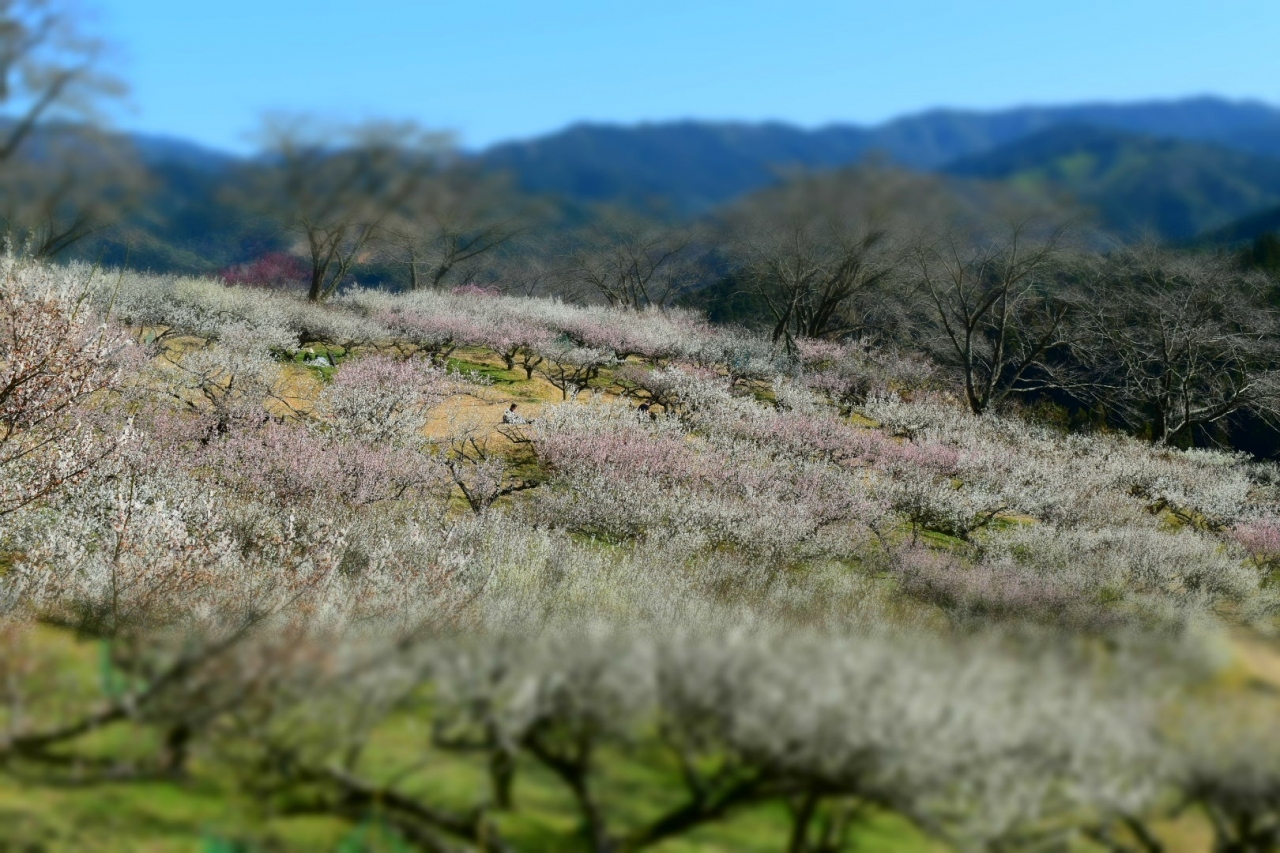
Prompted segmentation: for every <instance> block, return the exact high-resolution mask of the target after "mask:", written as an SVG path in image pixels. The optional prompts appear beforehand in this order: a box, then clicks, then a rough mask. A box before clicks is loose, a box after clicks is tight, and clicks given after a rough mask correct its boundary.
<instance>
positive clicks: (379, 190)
mask: <svg viewBox="0 0 1280 853" xmlns="http://www.w3.org/2000/svg"><path fill="white" fill-rule="evenodd" d="M265 135H266V139H267V152H268V155H269V156H268V160H269V163H268V165H267V166H266V167H263V168H261V169H260V173H259V176H258V177H259V179H260V180H259V181H258V182H256V186H255V187H254V189H253V192H255V194H261V195H262V196H264V198H261V199H260V203H261V202H265V203H266V204H267V205H269V207H270V208H271V211H272V213H273V214H274V216H275V217H276V218H277V219H278V221H280V222H281V224H282V225H283V226H284V227H285V228H286V229H287V230H289V231H291V232H293V233H295V234H297V235H298V236H299V237H301V238H302V239H303V240H304V241H305V243H306V254H307V256H308V257H309V259H310V262H311V280H310V283H309V285H308V288H307V298H308V299H309V300H311V301H312V302H321V301H323V300H325V299H328V298H329V297H330V296H332V295H333V293H334V292H336V291H337V289H338V288H339V287H340V286H341V285H342V284H343V283H344V282H345V281H346V280H347V277H348V276H349V275H350V273H351V271H352V270H353V268H354V267H355V266H356V264H357V263H359V262H360V261H361V260H363V259H364V258H365V256H366V255H367V254H368V253H369V252H370V251H371V250H372V248H373V246H374V244H375V242H376V241H377V240H378V239H380V238H381V237H383V236H384V235H385V233H386V225H387V223H388V222H389V220H390V219H391V218H392V217H393V216H394V215H396V214H397V213H399V212H401V211H402V210H403V208H404V206H405V205H406V204H407V203H408V202H409V201H410V199H412V198H413V197H414V195H415V194H416V193H417V192H418V191H419V190H420V189H421V187H422V186H423V184H424V182H425V180H426V179H427V177H428V176H429V175H430V174H431V173H432V172H434V171H435V170H436V169H437V168H438V165H439V163H440V160H441V158H442V156H443V155H444V154H445V153H446V152H447V147H446V143H447V140H446V139H445V138H444V137H442V136H440V135H439V134H429V133H424V132H422V131H420V130H418V129H417V128H414V127H411V126H397V125H386V124H366V125H357V126H351V127H338V128H322V127H318V126H314V125H308V124H307V123H306V122H298V121H294V122H280V121H275V122H269V123H268V125H267V129H266V132H265Z"/></svg>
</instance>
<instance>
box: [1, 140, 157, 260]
mask: <svg viewBox="0 0 1280 853" xmlns="http://www.w3.org/2000/svg"><path fill="white" fill-rule="evenodd" d="M41 137H42V138H41V140H40V144H39V150H38V151H35V152H33V153H30V154H28V153H26V152H19V153H18V154H17V155H15V157H14V158H13V160H12V161H11V162H10V164H9V168H6V169H2V170H0V221H2V222H3V223H4V226H5V231H6V232H7V233H8V234H9V235H10V237H11V238H12V239H13V240H14V241H15V243H16V245H15V249H16V250H17V251H20V252H21V253H22V254H25V255H28V256H31V257H34V258H49V257H53V256H54V255H57V254H59V253H61V252H64V251H66V250H67V249H69V248H71V247H72V246H74V245H75V244H77V243H79V242H81V241H82V240H84V239H86V238H89V237H92V236H94V235H96V234H99V233H101V232H102V231H104V230H105V229H107V228H109V227H111V226H113V225H115V224H116V222H117V221H118V220H119V219H120V217H121V215H122V214H123V213H124V212H125V211H126V210H128V209H129V208H130V207H131V206H132V205H133V203H134V202H135V201H136V200H137V197H138V195H139V193H140V192H141V191H142V190H143V189H144V188H145V184H146V176H145V174H144V172H143V170H142V168H141V165H140V164H139V163H138V161H137V159H136V157H135V156H134V152H133V151H132V149H131V147H130V146H129V145H127V144H126V143H125V142H124V141H123V140H121V139H117V138H112V137H109V136H107V135H106V134H103V133H100V132H97V131H95V130H94V129H92V128H89V127H75V128H72V127H58V128H56V129H53V130H45V131H43V132H42V134H41Z"/></svg>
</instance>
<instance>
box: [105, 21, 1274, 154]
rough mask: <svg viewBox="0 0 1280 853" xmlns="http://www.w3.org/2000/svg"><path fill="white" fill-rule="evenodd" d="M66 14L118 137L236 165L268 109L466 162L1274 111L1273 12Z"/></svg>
mask: <svg viewBox="0 0 1280 853" xmlns="http://www.w3.org/2000/svg"><path fill="white" fill-rule="evenodd" d="M84 2H88V3H90V5H91V7H92V8H94V9H96V14H94V16H93V17H92V19H91V22H92V27H93V28H94V29H95V30H97V31H99V32H102V33H104V34H105V35H107V36H108V37H109V38H110V39H111V40H112V41H113V42H114V43H115V44H116V46H117V51H116V54H117V56H116V70H117V71H118V72H119V73H121V75H122V76H123V77H124V78H125V79H126V80H127V81H128V82H129V84H130V85H131V88H132V93H131V96H130V102H129V105H128V106H127V107H126V108H124V109H121V110H120V111H118V117H117V124H118V125H119V126H121V127H124V128H129V129H136V130H144V131H148V132H155V133H165V134H171V135H175V136H181V137H186V138H189V139H192V140H195V141H199V142H202V143H204V144H207V145H211V146H215V147H220V148H227V149H234V150H246V149H247V147H248V146H249V145H250V138H251V137H250V133H251V131H252V130H253V128H254V127H255V126H256V125H257V122H258V120H259V117H260V116H261V115H262V114H263V113H264V112H268V111H281V110H284V111H306V112H314V113H319V114H320V115H322V116H325V117H329V118H335V119H363V118H394V119H412V120H415V121H417V122H419V123H421V124H423V125H425V126H428V127H431V128H438V129H450V130H453V131H455V132H457V134H458V137H459V140H460V142H461V143H462V144H464V145H466V146H467V147H478V146H482V145H485V144H488V143H491V142H493V141H496V140H502V139H510V138H518V137H526V136H531V135H536V134H539V133H544V132H547V131H550V130H554V129H556V128H559V127H562V126H564V125H566V124H569V123H571V122H574V121H578V120H594V121H614V122H627V123H630V122H637V121H645V120H661V119H671V118H689V117H694V118H709V119H745V120H761V119H780V120H783V121H788V122H792V123H796V124H800V125H804V126H815V125H821V124H827V123H831V122H855V123H874V122H878V121H882V120H884V119H886V118H890V117H893V116H896V115H901V114H903V113H908V112H914V111H917V110H920V109H925V108H929V107H934V106H952V107H970V108H980V109H985V108H993V107H1003V106H1013V105H1018V104H1027V103H1038V104H1053V103H1065V102H1073V101H1081V100H1107V101H1119V100H1132V99H1141V98H1168V97H1179V96H1183V95H1192V94H1219V95H1225V96H1228V97H1234V98H1256V99H1260V100H1264V101H1268V102H1272V103H1280V49H1277V46H1276V36H1277V35H1280V2H1276V0H1217V2H1199V1H1197V2H1178V0H1164V2H1154V1H1153V0H1105V2H1103V0H1063V2H1039V0H1021V2H1004V0H999V1H998V2H997V0H969V2H959V0H953V1H952V2H947V0H896V2H862V1H861V0H845V2H835V0H831V2H815V1H814V0H791V1H790V2H754V1H753V0H738V1H737V2H721V0H702V2H697V0H685V2H669V0H646V2H587V0H527V2H521V0H488V2H475V0H471V2H443V0H416V2H415V0H354V1H353V2H329V0H217V2H207V3H202V2H186V0H84ZM88 26H89V23H86V27H88Z"/></svg>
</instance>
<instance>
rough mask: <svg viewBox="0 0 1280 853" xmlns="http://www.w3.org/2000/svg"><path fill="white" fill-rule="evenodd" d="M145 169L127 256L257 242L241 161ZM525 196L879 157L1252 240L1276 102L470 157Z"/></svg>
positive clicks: (691, 206)
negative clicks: (150, 186)
mask: <svg viewBox="0 0 1280 853" xmlns="http://www.w3.org/2000/svg"><path fill="white" fill-rule="evenodd" d="M131 139H132V142H133V143H134V145H135V147H136V149H137V150H138V152H139V154H140V156H141V158H142V159H143V161H144V162H145V163H146V164H147V165H148V167H149V168H150V170H151V171H152V173H153V175H154V176H155V177H156V179H157V180H156V183H157V185H158V187H157V192H156V197H155V199H153V201H152V203H151V204H150V208H151V209H152V212H151V213H148V212H146V211H144V215H142V216H140V217H138V218H137V219H136V221H135V222H133V223H131V231H130V234H129V237H128V243H129V251H130V252H131V255H130V257H131V258H133V259H135V260H137V261H138V262H140V263H145V264H146V265H149V266H152V267H153V268H156V269H161V268H165V267H166V266H172V267H173V268H174V269H182V270H186V271H196V270H197V269H199V268H200V266H201V263H202V259H203V262H204V263H217V264H218V265H222V264H225V263H229V262H235V261H236V260H238V259H239V258H240V256H241V255H243V254H245V253H251V252H253V251H258V250H259V249H260V248H261V247H262V246H264V245H266V242H265V241H267V238H266V236H265V235H263V234H262V233H259V232H257V231H256V229H255V228H253V227H246V224H245V223H243V222H239V221H238V220H236V217H235V214H234V211H229V210H227V209H225V207H224V206H222V205H221V204H220V203H219V202H218V201H217V200H216V190H217V188H218V186H219V184H220V183H221V182H222V180H223V179H224V178H225V176H227V175H228V174H229V173H230V170H231V169H232V168H233V167H234V166H235V164H236V163H237V162H238V158H236V157H235V156H233V155H230V154H226V153H223V152H219V151H215V150H212V149H209V148H205V147H203V146H200V145H198V144H194V143H191V142H188V141H185V140H181V139H173V138H168V137H163V136H153V135H134V136H132V137H131ZM469 156H472V157H474V158H475V159H476V160H477V161H478V162H479V163H481V164H483V165H484V166H487V167H488V168H491V169H494V170H505V171H509V172H511V173H512V174H513V175H514V177H515V179H516V182H517V183H518V185H519V186H520V187H522V188H523V189H524V190H526V191H529V192H533V193H540V194H549V195H554V196H558V197H560V198H561V199H562V200H563V201H564V202H566V203H568V204H572V205H581V204H583V203H595V202H609V203H615V204H622V205H628V206H632V207H636V208H640V209H642V210H645V211H648V212H653V213H659V214H664V215H672V216H677V217H682V218H689V217H697V216H700V215H703V214H705V213H708V212H710V211H712V210H714V209H715V208H717V207H719V206H721V205H724V204H725V203H727V202H730V201H733V200H734V199H737V198H740V197H743V196H745V195H747V194H750V193H752V192H756V191H759V190H761V189H764V188H767V187H770V186H775V185H777V184H779V183H780V182H782V181H784V180H786V179H787V178H788V177H789V176H793V175H796V174H805V173H812V172H815V171H821V170H830V169H838V168H841V167H845V166H849V165H851V164H856V163H859V162H864V161H866V160H867V159H868V158H878V159H880V160H882V161H884V162H887V163H892V164H895V165H897V166H900V167H905V168H907V169H911V170H916V171H925V172H935V173H939V174H942V175H945V176H952V177H957V178H965V179H977V180H979V181H983V182H992V183H995V184H999V185H1003V186H1006V187H1012V188H1015V189H1017V190H1019V191H1022V192H1023V193H1028V192H1029V193H1031V194H1033V195H1039V196H1041V197H1044V198H1045V199H1048V200H1055V201H1056V200H1065V201H1069V202H1071V203H1072V204H1073V205H1083V206H1084V207H1085V208H1086V209H1088V210H1091V211H1092V212H1093V213H1094V215H1095V217H1096V220H1097V222H1098V224H1100V225H1101V226H1103V227H1105V228H1106V229H1108V230H1110V231H1112V232H1114V233H1116V234H1118V235H1119V236H1122V237H1133V236H1137V235H1140V234H1151V235H1153V236H1157V237H1160V238H1164V239H1170V240H1178V241H1182V240H1187V239H1190V238H1193V237H1197V236H1204V235H1207V239H1211V240H1218V241H1241V240H1248V239H1252V238H1253V237H1254V236H1256V235H1257V234H1258V233H1261V231H1267V230H1272V229H1274V228H1277V227H1280V109H1278V108H1276V107H1271V106H1268V105H1266V104H1262V103H1257V102H1239V101H1229V100H1224V99H1220V98H1211V97H1201V98H1191V99H1185V100H1175V101H1152V102H1145V103H1131V104H1083V105H1075V106H1062V107H1020V108H1014V109H1007V110H1000V111H993V112H978V111H964V110H933V111H929V112H924V113H919V114H916V115H911V116H906V117H903V118H899V119H895V120H893V121H889V122H886V123H884V124H881V125H878V126H873V127H861V126H855V125H832V126H829V127H824V128H817V129H812V130H807V129H803V128H799V127H795V126H792V125H787V124H782V123H777V122H768V123H756V124H752V123H742V122H737V123H731V122H730V123H727V122H703V121H673V122H661V123H649V124H640V125H632V126H622V125H607V124H578V125H574V126H572V127H569V128H566V129H564V130H561V131H558V132H556V133H552V134H549V135H546V136H542V137H538V138H535V139H529V140H524V141H515V142H506V143H502V144H498V145H494V146H491V147H490V148H487V149H485V150H483V151H478V152H472V153H471V154H470V155H469Z"/></svg>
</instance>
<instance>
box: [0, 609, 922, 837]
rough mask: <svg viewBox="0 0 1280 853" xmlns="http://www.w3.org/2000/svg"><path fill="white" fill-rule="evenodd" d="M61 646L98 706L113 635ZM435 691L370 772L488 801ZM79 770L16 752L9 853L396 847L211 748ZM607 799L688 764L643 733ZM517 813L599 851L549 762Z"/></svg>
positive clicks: (106, 751) (389, 740) (634, 814)
mask: <svg viewBox="0 0 1280 853" xmlns="http://www.w3.org/2000/svg"><path fill="white" fill-rule="evenodd" d="M36 639H37V640H38V641H39V642H40V644H41V645H42V647H43V648H44V649H45V650H46V651H48V652H49V654H50V656H51V657H50V659H49V661H48V662H49V664H51V665H55V666H56V668H57V674H58V677H59V679H60V681H63V682H65V683H66V684H67V686H68V690H69V693H68V697H69V698H70V697H79V699H78V701H77V702H76V704H77V705H83V704H85V702H86V701H88V702H89V703H90V704H91V703H92V701H94V699H95V697H101V695H102V692H103V684H102V680H103V677H102V671H103V667H102V664H101V658H100V655H101V645H100V644H99V643H98V642H97V641H94V640H88V639H78V638H76V637H74V636H73V635H72V634H71V633H70V632H67V631H64V630H62V629H56V628H49V627H41V628H39V629H38V631H37V638H36ZM427 702H429V699H424V704H423V705H422V706H420V708H419V709H418V711H417V712H416V713H414V712H405V713H401V714H399V715H397V716H395V717H393V718H391V719H389V720H388V721H387V722H386V723H384V724H383V725H382V726H381V728H380V729H378V730H377V731H376V732H375V734H374V737H373V738H372V740H371V742H370V744H369V747H368V750H367V752H366V754H365V756H364V759H363V761H362V765H361V767H360V769H359V772H360V773H361V774H362V775H364V776H365V777H367V778H370V779H378V778H388V777H390V776H391V775H393V774H397V775H399V771H402V770H404V769H405V768H406V767H407V766H409V765H413V766H414V767H417V768H418V769H417V770H416V771H415V772H413V773H410V774H408V775H404V777H403V779H402V781H401V782H400V783H399V784H398V788H399V789H400V790H402V791H404V792H406V793H410V794H416V795H419V796H423V797H425V798H427V799H428V800H429V801H430V802H431V803H432V804H434V805H438V806H442V807H446V808H453V809H465V808H467V807H470V806H473V805H475V804H476V803H477V802H481V801H483V800H485V799H487V796H488V789H487V781H486V777H485V775H484V764H483V757H482V756H479V755H476V754H473V753H454V752H447V751H443V750H440V749H437V748H435V747H433V746H431V740H430V728H429V725H428V721H427V715H426V711H427V710H428V709H429V705H427V704H426V703H427ZM157 748H158V740H157V738H156V736H155V734H154V732H152V731H150V730H148V729H146V728H144V727H142V726H138V725H135V724H133V723H130V722H124V723H119V724H116V725H113V726H109V727H107V728H105V729H103V730H100V731H98V732H96V733H94V734H92V735H91V736H89V737H86V738H82V739H81V740H80V741H78V742H76V743H75V744H73V745H72V746H71V747H70V748H69V750H68V751H67V753H66V754H67V755H78V756H84V757H85V758H86V759H88V758H89V757H94V758H107V757H109V758H112V759H118V760H119V761H120V762H121V766H124V764H132V765H133V766H135V767H145V766H147V765H148V764H149V762H151V761H153V760H154V756H155V754H156V751H157ZM88 763H89V762H88V761H86V762H85V764H84V766H83V767H81V768H76V767H75V766H58V767H49V766H45V765H41V764H35V763H25V762H13V763H11V764H9V765H7V766H5V767H3V768H2V769H0V826H3V827H4V829H3V831H2V832H0V850H9V849H13V850H47V851H62V850H68V851H70V850H109V851H115V850H121V851H124V850H130V851H132V850H144V851H170V850H173V851H178V850H184V851H186V850H208V851H214V850H233V849H234V850H254V851H257V850H261V851H267V850H271V851H293V850H298V851H302V850H308V851H309V850H335V851H336V850H388V851H390V850H396V849H404V848H400V847H398V846H397V844H396V843H395V840H394V838H393V837H392V836H391V835H390V834H389V833H388V832H386V831H385V830H383V829H382V828H381V827H380V825H379V821H378V820H377V817H376V814H369V815H366V816H365V819H364V820H358V821H354V822H353V821H346V820H339V819H335V818H328V817H285V816H282V815H281V813H280V808H279V807H280V805H281V803H273V802H263V801H259V800H255V799H253V798H251V797H250V796H248V795H246V794H244V793H242V792H239V791H238V786H237V785H236V783H235V780H234V779H233V778H231V777H230V775H229V774H228V773H227V772H226V771H225V770H223V769H221V768H220V766H219V765H217V763H216V762H213V761H208V760H201V758H199V757H197V758H196V759H195V760H193V761H192V763H191V772H190V774H189V777H188V778H187V779H185V780H182V781H150V780H149V781H126V780H123V779H110V778H106V779H103V778H101V777H100V776H99V777H96V779H97V780H96V781H95V776H94V775H93V774H91V773H90V772H89V771H88V770H86V769H84V768H85V767H87V766H88ZM601 767H602V773H601V774H600V787H599V792H600V798H601V801H602V802H603V803H604V805H605V808H606V809H607V810H608V812H609V814H611V815H612V816H613V818H614V820H615V822H616V825H617V826H619V827H622V828H627V827H634V826H638V825H639V824H641V823H642V822H644V821H646V820H649V819H652V818H653V817H654V816H656V815H658V814H660V813H662V812H663V811H664V810H665V809H668V808H670V807H672V806H673V805H675V804H677V803H679V802H680V801H681V799H680V789H679V774H678V770H677V768H676V766H675V765H674V762H673V761H672V760H671V758H670V757H669V756H668V755H667V754H666V753H665V752H664V751H662V750H661V749H659V748H658V746H657V744H656V741H653V740H650V739H647V738H645V739H642V740H641V741H640V742H639V743H637V744H635V745H631V746H629V747H628V748H625V749H622V748H611V749H608V750H606V751H605V752H604V753H603V754H602V758H601ZM514 793H515V805H516V808H515V809H514V810H513V811H511V812H506V813H495V814H494V821H495V823H496V825H497V826H498V828H499V829H500V831H501V832H502V833H503V835H504V837H506V838H507V839H509V841H510V843H511V844H512V846H513V847H514V848H515V849H517V850H539V851H541V850H558V851H559V850H563V851H575V850H585V849H586V846H585V844H584V843H583V840H582V836H581V832H580V826H579V819H578V817H577V813H576V811H575V809H574V807H573V801H572V798H571V797H570V795H569V792H568V791H567V789H566V788H565V787H564V786H563V785H562V784H561V783H560V782H559V781H558V780H556V779H555V778H554V777H553V776H552V775H551V774H550V773H549V772H548V771H546V770H545V769H543V768H542V767H540V766H538V765H536V764H535V763H532V762H529V761H527V760H525V761H524V762H522V763H521V764H520V765H519V770H518V774H517V777H516V784H515V792H514ZM788 828H789V822H788V819H787V815H786V812H785V809H784V808H783V807H782V806H781V805H778V804H771V805H767V806H761V807H757V808H753V809H750V810H745V811H743V812H741V813H738V814H736V815H733V816H732V817H731V818H729V819H727V820H724V821H721V822H718V823H715V824H711V825H708V826H706V827H704V828H702V829H700V830H698V831H697V832H694V833H691V834H689V835H688V836H685V837H682V838H678V839H673V840H671V841H669V842H667V843H665V844H663V845H660V846H659V847H657V848H655V849H657V850H659V851H664V853H711V852H712V851H725V853H728V851H747V853H750V851H761V853H763V852H764V851H770V853H772V851H776V850H780V849H783V847H784V844H785V839H786V837H787V831H788ZM853 835H854V838H855V839H856V841H857V844H856V845H855V846H854V848H853V849H854V850H895V851H897V850H901V851H907V853H913V852H914V851H921V853H924V851H934V850H940V849H943V848H941V847H939V846H938V845H937V844H936V843H934V842H932V841H930V840H929V839H927V838H925V837H924V836H922V835H921V834H920V833H919V832H918V831H916V830H915V829H914V828H913V827H912V826H911V825H910V824H908V823H907V822H906V821H905V820H903V819H901V818H899V817H897V816H896V815H892V814H888V813H870V814H869V815H868V816H867V818H866V819H865V821H864V822H863V823H862V824H860V825H859V826H858V827H856V829H855V831H854V833H853Z"/></svg>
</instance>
